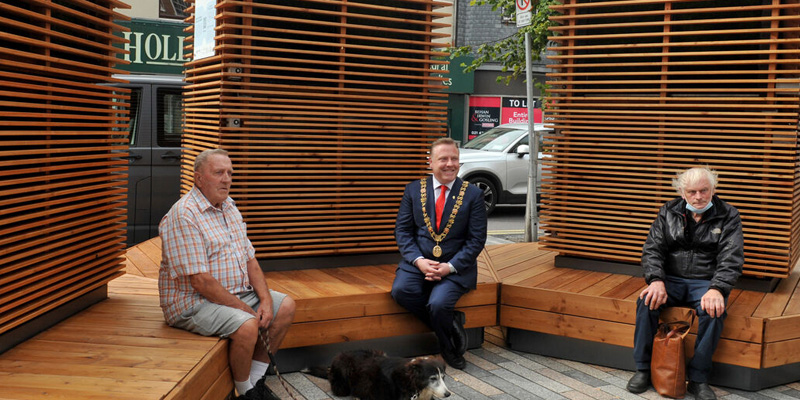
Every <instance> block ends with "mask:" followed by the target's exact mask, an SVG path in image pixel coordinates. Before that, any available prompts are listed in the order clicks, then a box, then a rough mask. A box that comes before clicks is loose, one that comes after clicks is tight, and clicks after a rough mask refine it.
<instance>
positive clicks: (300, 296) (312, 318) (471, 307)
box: [126, 237, 500, 348]
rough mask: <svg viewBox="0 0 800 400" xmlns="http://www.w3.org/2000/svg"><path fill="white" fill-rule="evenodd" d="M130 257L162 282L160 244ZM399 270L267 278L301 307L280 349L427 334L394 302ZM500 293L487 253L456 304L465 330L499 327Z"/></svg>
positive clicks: (132, 266) (132, 269) (134, 270)
mask: <svg viewBox="0 0 800 400" xmlns="http://www.w3.org/2000/svg"><path fill="white" fill-rule="evenodd" d="M127 255H128V256H127V261H126V271H127V272H128V273H129V274H134V275H141V276H145V277H149V278H153V279H156V278H157V277H158V265H159V264H160V262H161V240H160V238H157V237H156V238H153V239H150V240H148V241H146V242H143V243H140V244H138V245H136V246H134V247H131V248H130V249H128V252H127ZM398 257H399V256H398ZM395 268H396V265H389V264H385V265H370V266H360V267H340V268H323V269H303V270H295V271H273V272H265V274H264V275H265V276H266V278H267V282H268V283H269V285H270V288H271V289H273V290H277V291H280V292H284V293H286V294H288V295H289V296H291V297H292V298H293V299H294V300H295V302H296V303H297V312H296V313H295V318H294V323H293V324H292V327H291V328H290V330H289V333H288V334H287V335H286V339H285V340H284V342H283V345H282V346H281V348H296V347H306V346H315V345H325V344H333V343H340V342H351V341H356V340H365V339H375V338H383V337H390V336H403V335H411V334H417V333H422V332H427V331H428V329H427V327H425V325H424V324H422V323H421V322H419V321H417V320H416V319H415V318H414V317H413V316H412V315H411V314H410V313H409V312H408V311H406V310H405V309H403V308H402V307H400V306H399V305H397V303H396V302H395V301H394V300H393V299H392V298H391V296H390V294H389V293H390V291H391V287H392V281H393V279H394V270H395ZM499 287H500V283H499V281H498V279H497V276H496V275H495V273H494V271H493V270H492V269H491V265H490V260H489V259H488V257H487V255H486V252H485V251H484V252H483V253H481V256H480V257H479V260H478V287H477V289H476V290H472V291H470V292H469V293H467V294H466V295H464V296H463V297H462V298H461V299H460V300H459V302H458V303H457V304H456V307H457V309H458V310H461V311H463V312H464V313H465V314H466V326H465V327H466V328H477V327H486V326H494V325H497V298H498V294H499Z"/></svg>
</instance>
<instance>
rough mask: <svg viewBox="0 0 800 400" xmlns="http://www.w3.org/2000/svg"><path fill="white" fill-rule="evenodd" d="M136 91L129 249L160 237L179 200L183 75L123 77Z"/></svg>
mask: <svg viewBox="0 0 800 400" xmlns="http://www.w3.org/2000/svg"><path fill="white" fill-rule="evenodd" d="M119 77H120V78H122V79H126V80H128V81H129V83H124V84H117V85H115V86H117V87H124V88H130V89H131V94H130V96H131V99H130V109H129V111H130V114H129V116H130V122H129V123H128V129H127V131H128V134H129V138H130V150H129V155H128V157H127V158H128V226H127V240H126V243H127V245H128V246H130V245H134V244H136V243H139V242H142V241H145V240H147V239H150V238H151V237H154V236H158V223H159V222H160V221H161V218H162V217H163V216H164V214H166V213H167V211H169V209H170V207H172V204H173V203H175V202H176V201H177V200H178V199H179V198H180V163H181V134H182V132H183V90H184V88H183V86H184V82H183V79H182V76H174V75H120V76H119Z"/></svg>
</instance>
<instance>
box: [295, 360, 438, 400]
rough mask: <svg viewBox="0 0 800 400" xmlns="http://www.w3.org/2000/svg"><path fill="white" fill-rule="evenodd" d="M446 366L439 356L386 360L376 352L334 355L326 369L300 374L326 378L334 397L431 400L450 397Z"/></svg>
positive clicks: (366, 399)
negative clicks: (445, 380)
mask: <svg viewBox="0 0 800 400" xmlns="http://www.w3.org/2000/svg"><path fill="white" fill-rule="evenodd" d="M445 368H446V366H445V363H444V361H443V360H442V359H440V358H438V357H416V358H401V357H389V356H387V355H386V353H384V352H382V351H379V350H353V351H346V352H342V353H340V354H339V355H337V356H336V357H335V358H334V359H333V362H332V363H331V366H330V367H329V368H324V367H316V368H310V369H307V370H305V371H303V372H306V373H309V374H311V375H314V376H317V377H320V378H327V379H328V381H329V382H330V384H331V391H332V392H333V394H334V395H336V396H353V397H357V398H359V399H362V400H431V399H433V398H444V397H449V396H450V391H449V390H448V389H447V385H445V383H444V371H445Z"/></svg>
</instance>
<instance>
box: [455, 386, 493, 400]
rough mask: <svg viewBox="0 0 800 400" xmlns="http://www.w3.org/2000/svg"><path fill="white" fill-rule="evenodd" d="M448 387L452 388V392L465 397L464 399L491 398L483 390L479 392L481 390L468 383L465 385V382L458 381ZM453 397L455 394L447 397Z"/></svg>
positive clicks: (479, 399)
mask: <svg viewBox="0 0 800 400" xmlns="http://www.w3.org/2000/svg"><path fill="white" fill-rule="evenodd" d="M447 388H448V389H450V391H451V392H453V393H455V394H456V395H458V396H460V397H461V398H464V399H467V400H473V399H474V400H484V399H488V398H489V397H487V396H485V395H484V394H483V393H481V392H479V391H477V390H475V389H473V388H471V387H469V386H467V385H465V384H463V383H460V382H459V383H457V384H454V385H453V387H450V386H449V385H448V386H447ZM452 398H453V396H450V397H448V398H447V399H448V400H450V399H452Z"/></svg>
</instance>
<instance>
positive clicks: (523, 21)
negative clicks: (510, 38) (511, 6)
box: [514, 0, 533, 28]
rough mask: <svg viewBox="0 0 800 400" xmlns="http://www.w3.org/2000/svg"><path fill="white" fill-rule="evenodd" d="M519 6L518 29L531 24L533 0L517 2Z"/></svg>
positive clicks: (518, 0) (519, 0) (517, 0)
mask: <svg viewBox="0 0 800 400" xmlns="http://www.w3.org/2000/svg"><path fill="white" fill-rule="evenodd" d="M514 3H516V5H517V28H521V27H523V26H528V25H530V24H531V10H532V9H533V5H532V4H531V3H532V1H531V0H515V1H514Z"/></svg>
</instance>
